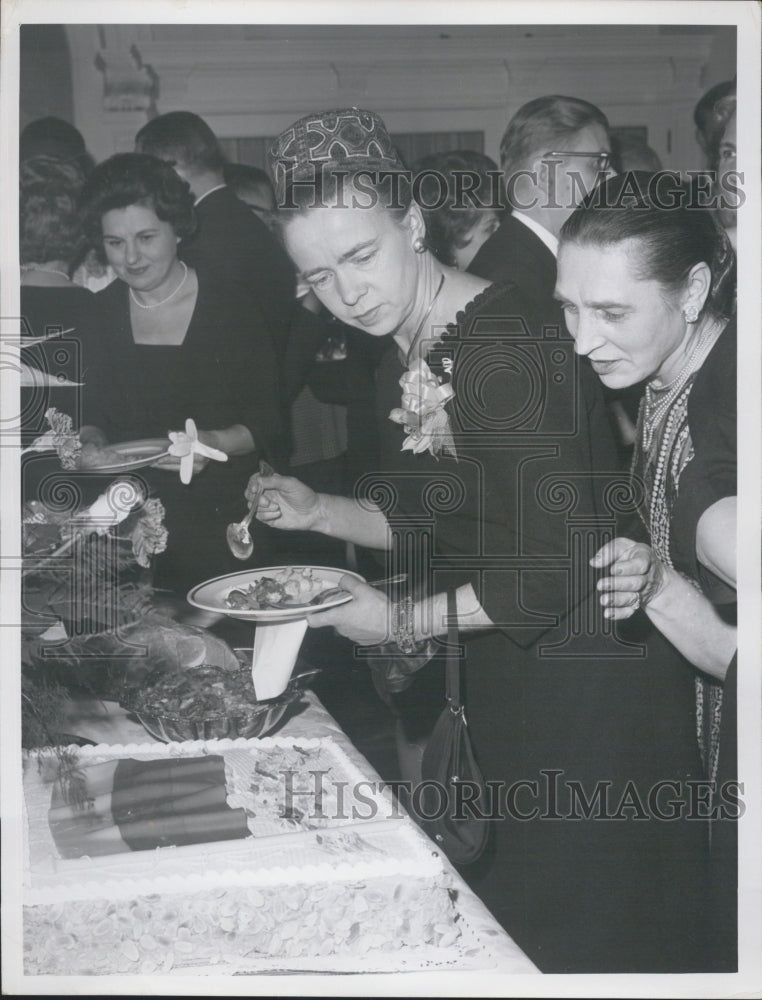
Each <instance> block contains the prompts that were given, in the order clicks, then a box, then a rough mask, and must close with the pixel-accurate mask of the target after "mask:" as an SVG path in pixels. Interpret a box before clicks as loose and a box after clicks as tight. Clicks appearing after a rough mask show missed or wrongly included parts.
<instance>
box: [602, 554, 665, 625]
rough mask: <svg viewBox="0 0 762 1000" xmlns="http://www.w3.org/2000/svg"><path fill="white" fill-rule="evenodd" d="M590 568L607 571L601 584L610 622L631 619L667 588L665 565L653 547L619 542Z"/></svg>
mask: <svg viewBox="0 0 762 1000" xmlns="http://www.w3.org/2000/svg"><path fill="white" fill-rule="evenodd" d="M590 565H591V566H593V567H595V568H596V569H607V570H608V573H609V575H608V576H604V577H601V579H600V580H599V581H598V583H597V589H598V591H599V592H600V595H601V596H600V603H601V605H602V606H603V608H604V609H605V610H604V612H603V614H604V617H606V618H613V619H621V618H629V617H630V616H631V615H633V614H634V613H635V612H636V611H637V610H638V608H641V607H645V606H646V605H648V604H649V603H650V602H651V601H652V600H653V599H654V598H655V597H656V596H657V595H658V594H659V593H660V591H661V589H662V587H663V586H664V565H663V563H662V562H661V560H660V559H659V558H658V556H657V555H656V553H655V552H654V550H653V549H652V548H651V546H650V545H645V544H644V543H643V542H633V541H631V540H630V539H629V538H615V539H614V540H613V541H611V542H607V543H606V545H603V546H602V547H601V548H600V549H598V551H597V552H596V553H595V555H594V556H593V558H592V559H591V560H590Z"/></svg>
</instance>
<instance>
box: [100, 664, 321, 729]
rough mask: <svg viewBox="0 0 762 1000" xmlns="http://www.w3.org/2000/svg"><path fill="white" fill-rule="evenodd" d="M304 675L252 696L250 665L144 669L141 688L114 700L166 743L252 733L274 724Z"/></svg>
mask: <svg viewBox="0 0 762 1000" xmlns="http://www.w3.org/2000/svg"><path fill="white" fill-rule="evenodd" d="M307 676H311V674H310V675H306V674H305V675H301V676H297V677H294V678H293V679H292V680H291V681H290V683H289V685H288V687H287V688H286V690H285V691H284V692H283V693H282V694H280V695H278V697H277V698H270V699H268V700H266V701H257V700H256V697H255V694H254V687H253V685H252V683H251V668H250V667H241V669H240V671H238V672H235V671H234V672H232V673H231V672H230V671H225V670H223V669H222V668H220V667H209V666H207V665H203V666H199V667H189V668H187V669H186V670H183V671H179V672H176V673H175V672H173V673H171V674H167V673H166V672H163V671H160V672H156V673H155V674H154V675H149V676H148V677H147V678H145V680H144V681H143V683H142V685H141V687H140V688H130V689H128V690H125V691H123V693H122V696H121V698H120V700H119V702H120V704H121V706H122V708H124V709H126V710H127V711H128V712H131V713H132V714H134V715H135V716H136V717H137V719H138V721H139V722H140V724H141V725H142V726H143V728H144V729H145V730H146V731H147V732H149V733H150V734H151V736H154V737H155V738H156V739H158V740H161V741H162V742H165V743H178V742H179V743H182V742H185V741H187V740H222V739H237V738H238V737H243V738H245V739H253V738H255V737H257V736H264V735H265V734H266V733H268V732H270V730H272V729H273V728H274V727H275V726H277V724H278V723H279V722H280V721H281V719H282V718H283V716H284V715H285V713H286V710H287V708H288V707H289V705H290V704H291V703H292V702H294V701H296V700H297V699H298V698H299V697H300V696H301V694H302V691H303V690H304V686H305V678H306V677H307Z"/></svg>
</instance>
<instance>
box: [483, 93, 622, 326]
mask: <svg viewBox="0 0 762 1000" xmlns="http://www.w3.org/2000/svg"><path fill="white" fill-rule="evenodd" d="M610 154H611V143H610V140H609V134H608V121H607V119H606V116H605V115H604V114H603V112H602V111H601V110H600V109H599V108H596V107H595V105H594V104H589V103H588V102H587V101H581V100H578V99H577V98H574V97H558V96H549V97H540V98H537V100H534V101H530V102H529V103H528V104H524V105H523V106H522V107H521V108H519V110H518V111H517V112H516V114H515V115H514V116H513V118H512V119H511V120H510V122H509V123H508V128H507V129H506V130H505V134H504V136H503V139H502V142H501V144H500V166H501V168H502V171H503V176H504V180H505V190H506V196H507V199H508V204H509V206H510V208H511V209H512V211H511V214H510V215H508V216H507V217H506V218H505V220H504V221H503V223H502V225H501V226H500V228H499V229H498V230H497V231H496V232H495V233H493V234H492V236H490V238H489V239H488V240H487V242H486V243H485V244H484V245H483V246H482V247H481V249H480V250H479V252H478V253H477V254H476V257H475V258H474V259H473V261H472V262H471V265H470V267H469V271H471V272H472V273H473V274H478V275H479V276H480V277H482V278H487V279H488V280H490V281H506V280H511V281H514V282H515V283H516V284H517V285H518V286H519V287H520V288H521V290H522V291H523V292H524V293H525V294H526V295H528V296H529V297H530V298H532V299H533V300H535V301H537V302H539V303H542V304H543V305H545V306H547V310H548V314H549V315H553V316H558V315H560V313H559V310H558V308H557V306H556V303H555V300H554V299H553V289H554V287H555V284H556V253H557V250H558V234H559V233H560V232H561V226H563V224H564V222H565V221H566V220H567V219H568V217H569V216H570V215H571V213H572V212H573V211H574V209H575V208H576V207H577V205H579V204H580V202H581V201H582V200H583V198H584V197H585V195H586V194H588V193H589V192H590V191H592V190H593V188H594V187H595V186H596V184H597V183H599V182H600V180H601V179H602V178H603V177H605V176H609V175H610V173H611V171H610V169H609V158H610Z"/></svg>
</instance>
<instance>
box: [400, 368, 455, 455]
mask: <svg viewBox="0 0 762 1000" xmlns="http://www.w3.org/2000/svg"><path fill="white" fill-rule="evenodd" d="M400 385H401V386H402V407H401V408H397V409H394V410H392V412H391V413H390V414H389V419H390V420H393V421H394V422H395V423H398V424H402V425H403V427H404V428H405V431H406V432H407V437H406V438H405V440H404V442H403V444H402V451H412V452H413V453H414V454H416V455H418V454H420V453H421V452H423V451H426V449H428V450H429V451H430V452H431V454H432V455H433V456H434V457H435V458H438V457H439V455H440V454H441V452H443V451H444V452H446V453H447V454H449V455H452V456H453V458H455V459H456V460H457V457H458V456H457V455H456V453H455V443H454V441H453V438H452V430H451V429H450V418H449V417H448V415H447V413H446V412H445V407H446V406H447V404H448V403H449V402H450V400H451V399H453V398H454V396H455V390H454V389H453V387H452V386H451V385H450V384H449V383H447V382H445V383H442V382H441V381H440V380H439V379H438V378H437V376H436V375H435V374H434V373H433V372H432V371H431V369H430V368H429V366H428V365H427V364H426V362H425V361H424V360H423V359H422V358H419V359H418V360H417V361H414V362H413V363H412V364H411V366H410V368H409V369H408V371H406V372H405V374H404V375H403V376H402V378H401V379H400Z"/></svg>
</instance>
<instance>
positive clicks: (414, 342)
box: [405, 274, 445, 368]
mask: <svg viewBox="0 0 762 1000" xmlns="http://www.w3.org/2000/svg"><path fill="white" fill-rule="evenodd" d="M444 282H445V276H444V274H443V275H442V277H441V278H440V279H439V284H438V285H437V290H436V291H435V292H434V294H433V295H432V297H431V302H429V307H428V309H427V310H426V312H425V313H424V314H423V319H422V320H421V322H420V323H419V324H418V329H417V330H416V331H415V333H414V334H413V339H412V340H411V341H410V347H408V349H407V354H406V355H405V367H406V368H409V367H410V358H411V357H412V354H413V351H414V350H415V347H416V345H417V343H418V338H419V337H420V336H421V334H422V333H423V328H424V326H425V325H426V320H427V319H428V318H429V316H431V310H432V309H433V308H434V303H435V302H436V301H437V299H438V298H439V293H440V292H441V291H442V286H443V285H444Z"/></svg>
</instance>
